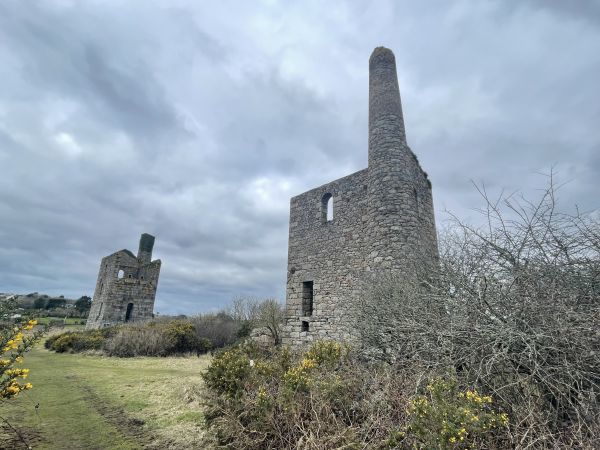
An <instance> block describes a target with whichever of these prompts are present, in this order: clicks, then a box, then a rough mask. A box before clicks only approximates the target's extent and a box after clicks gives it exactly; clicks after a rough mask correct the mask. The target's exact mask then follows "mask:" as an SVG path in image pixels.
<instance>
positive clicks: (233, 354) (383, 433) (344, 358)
mask: <svg viewBox="0 0 600 450" xmlns="http://www.w3.org/2000/svg"><path fill="white" fill-rule="evenodd" d="M203 377H204V381H205V385H206V389H207V393H206V398H205V402H206V406H207V409H206V413H205V418H206V423H207V425H208V428H209V430H210V431H211V433H210V435H209V436H210V437H211V438H212V439H214V440H215V441H216V442H213V443H212V444H213V445H217V446H223V447H225V448H235V449H284V448H301V449H315V450H316V449H334V448H348V449H362V448H372V449H385V448H387V449H391V448H406V449H409V448H423V449H436V448H439V449H454V448H456V449H460V448H468V447H471V448H473V447H472V445H474V444H476V445H478V447H477V448H494V442H501V440H502V436H501V434H502V433H505V432H506V426H505V425H506V424H507V420H508V418H507V416H505V415H503V414H502V413H500V412H498V411H495V410H494V408H493V407H492V399H491V397H489V396H484V395H480V394H479V392H478V391H477V390H475V389H474V388H469V387H463V389H462V390H461V389H459V385H458V382H457V380H456V379H455V378H454V377H452V376H446V377H444V378H436V379H434V380H432V381H431V383H429V384H428V385H427V386H421V384H422V383H423V381H424V380H423V378H422V376H420V375H417V374H416V373H414V374H410V375H409V373H408V372H407V371H406V370H405V369H401V368H393V367H391V366H389V365H383V364H382V365H372V364H371V365H367V364H364V362H359V361H358V360H357V359H356V358H355V357H354V356H352V355H351V354H350V352H349V350H348V348H347V347H345V346H343V345H340V344H338V343H334V342H316V343H314V344H313V345H312V346H311V347H310V348H308V349H307V350H306V351H305V352H303V353H299V354H295V353H292V352H291V351H290V350H289V349H288V348H285V347H284V348H279V349H276V350H274V351H271V352H268V353H261V350H259V349H258V348H256V347H255V346H253V345H248V344H244V345H240V346H236V347H232V348H229V349H227V350H225V351H222V352H220V353H218V354H217V355H215V357H214V359H213V361H212V362H211V365H210V366H209V368H208V369H207V371H206V373H205V374H204V375H203ZM419 390H424V391H425V392H426V393H424V394H418V395H415V394H414V392H416V391H417V392H418V391H419ZM207 445H208V444H207ZM496 448H500V447H496Z"/></svg>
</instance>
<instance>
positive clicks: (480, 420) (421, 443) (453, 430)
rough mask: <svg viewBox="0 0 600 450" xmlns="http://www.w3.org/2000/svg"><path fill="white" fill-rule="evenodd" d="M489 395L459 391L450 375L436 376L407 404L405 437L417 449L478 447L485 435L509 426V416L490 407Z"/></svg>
mask: <svg viewBox="0 0 600 450" xmlns="http://www.w3.org/2000/svg"><path fill="white" fill-rule="evenodd" d="M492 402H493V400H492V397H491V396H489V395H481V394H480V393H479V392H477V390H475V389H474V390H466V391H461V390H459V389H458V386H457V383H456V380H454V379H453V378H437V379H434V380H432V381H431V383H430V384H428V385H427V393H426V394H421V395H417V396H415V397H414V398H413V399H412V400H411V401H410V404H409V408H408V416H409V425H408V427H407V433H406V434H405V436H408V438H412V440H413V441H415V442H416V443H418V447H420V448H438V449H458V448H461V449H462V448H465V449H466V448H481V445H482V444H483V442H481V441H484V442H485V437H486V435H487V434H490V433H492V432H493V430H494V429H496V428H500V427H506V426H507V425H508V415H507V414H506V413H498V412H496V411H494V410H493V409H492Z"/></svg>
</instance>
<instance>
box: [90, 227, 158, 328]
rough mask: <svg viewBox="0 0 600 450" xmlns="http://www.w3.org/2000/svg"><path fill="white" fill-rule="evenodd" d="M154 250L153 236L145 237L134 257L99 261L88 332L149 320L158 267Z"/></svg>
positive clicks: (123, 255)
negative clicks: (153, 253)
mask: <svg viewBox="0 0 600 450" xmlns="http://www.w3.org/2000/svg"><path fill="white" fill-rule="evenodd" d="M153 247H154V236H151V235H149V234H146V233H144V234H142V236H141V238H140V245H139V250H138V255H137V257H136V256H135V255H134V254H133V253H132V252H130V251H129V250H120V251H118V252H116V253H113V254H112V255H109V256H106V257H104V258H102V262H101V263H100V272H99V274H98V281H97V282H96V290H95V291H94V298H93V300H92V308H91V310H90V314H89V316H88V320H87V325H86V328H87V329H96V328H102V327H106V326H110V325H116V324H120V323H126V322H143V321H146V320H150V319H152V317H153V310H154V299H155V296H156V288H157V285H158V275H159V273H160V265H161V261H160V259H157V260H155V261H152V249H153Z"/></svg>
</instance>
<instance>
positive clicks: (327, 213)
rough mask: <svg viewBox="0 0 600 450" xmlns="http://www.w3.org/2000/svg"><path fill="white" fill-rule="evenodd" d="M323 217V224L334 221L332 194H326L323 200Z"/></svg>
mask: <svg viewBox="0 0 600 450" xmlns="http://www.w3.org/2000/svg"><path fill="white" fill-rule="evenodd" d="M321 216H322V219H323V223H327V222H331V221H332V220H333V195H332V194H330V193H327V194H325V195H324V196H323V198H322V200H321Z"/></svg>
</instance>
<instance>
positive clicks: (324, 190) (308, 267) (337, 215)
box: [283, 169, 368, 345]
mask: <svg viewBox="0 0 600 450" xmlns="http://www.w3.org/2000/svg"><path fill="white" fill-rule="evenodd" d="M326 194H332V196H333V220H332V221H330V222H324V221H323V214H324V212H323V208H324V207H326V205H325V204H324V203H323V201H322V200H323V196H324V195H326ZM367 220H368V216H367V170H366V169H365V170H361V171H359V172H356V173H354V174H352V175H349V176H347V177H344V178H340V179H339V180H336V181H333V182H331V183H327V184H325V185H323V186H320V187H318V188H315V189H312V190H310V191H308V192H305V193H303V194H301V195H298V196H296V197H294V198H292V200H291V208H290V235H289V236H290V237H289V252H288V283H287V296H286V297H287V301H286V308H287V311H286V316H287V323H286V326H285V330H284V333H283V335H284V343H286V344H292V345H297V344H300V343H302V342H306V341H310V340H313V339H348V338H349V337H350V336H349V334H350V331H351V330H349V328H348V327H349V325H350V321H349V320H347V318H346V317H344V316H345V314H347V312H348V311H347V304H348V300H349V299H350V298H352V297H354V296H356V295H357V293H358V291H359V289H360V286H359V285H360V278H361V273H362V272H364V270H365V256H366V255H365V254H364V251H365V249H367V248H368V246H367V243H366V241H365V239H366V236H365V229H366V221H367ZM305 281H313V314H312V316H310V317H309V316H305V315H303V311H302V290H303V282H305ZM302 322H307V323H308V326H309V331H308V332H306V331H302Z"/></svg>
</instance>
